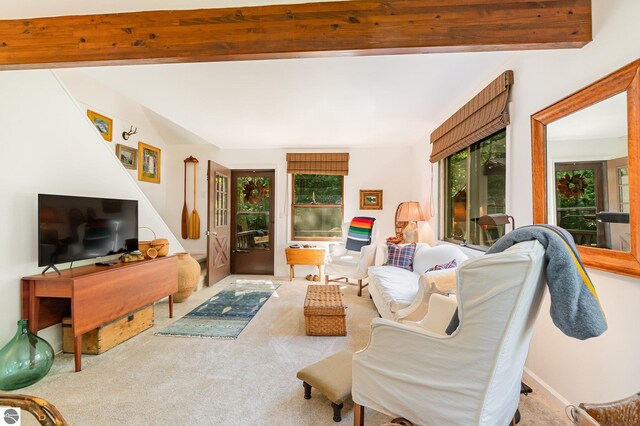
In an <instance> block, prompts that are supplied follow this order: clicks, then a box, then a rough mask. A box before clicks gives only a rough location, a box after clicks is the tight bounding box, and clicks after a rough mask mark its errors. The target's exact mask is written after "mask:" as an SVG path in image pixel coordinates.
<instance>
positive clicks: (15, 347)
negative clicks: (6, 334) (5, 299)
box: [0, 319, 54, 391]
mask: <svg viewBox="0 0 640 426" xmlns="http://www.w3.org/2000/svg"><path fill="white" fill-rule="evenodd" d="M53 358H54V353H53V348H52V347H51V345H50V344H49V343H48V342H47V341H46V340H44V339H43V338H41V337H38V336H36V335H35V334H33V333H31V331H29V323H28V321H27V320H25V319H22V320H20V321H18V331H17V332H16V335H15V336H14V337H13V339H11V340H10V341H9V343H7V345H6V346H5V347H4V348H2V349H1V350H0V389H2V390H5V391H6V390H14V389H20V388H23V387H26V386H29V385H32V384H34V383H36V382H37V381H38V380H40V379H42V378H43V377H44V376H46V375H47V373H48V372H49V370H50V369H51V366H52V365H53Z"/></svg>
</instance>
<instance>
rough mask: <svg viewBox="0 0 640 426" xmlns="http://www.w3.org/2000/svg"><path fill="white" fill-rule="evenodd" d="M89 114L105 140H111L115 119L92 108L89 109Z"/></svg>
mask: <svg viewBox="0 0 640 426" xmlns="http://www.w3.org/2000/svg"><path fill="white" fill-rule="evenodd" d="M87 116H88V117H89V120H91V122H92V123H93V125H94V126H96V129H98V131H99V132H100V134H101V135H102V137H103V138H104V140H105V141H108V142H111V139H113V120H112V119H110V118H109V117H105V116H104V115H102V114H98V113H97V112H95V111H91V110H90V109H88V110H87Z"/></svg>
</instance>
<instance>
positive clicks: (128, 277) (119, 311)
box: [21, 256, 178, 371]
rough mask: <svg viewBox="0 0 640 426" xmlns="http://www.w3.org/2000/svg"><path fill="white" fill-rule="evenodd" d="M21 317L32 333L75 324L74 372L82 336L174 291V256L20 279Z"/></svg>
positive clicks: (79, 354) (171, 302) (170, 296)
mask: <svg viewBox="0 0 640 426" xmlns="http://www.w3.org/2000/svg"><path fill="white" fill-rule="evenodd" d="M21 285H22V318H26V319H28V320H29V328H30V329H31V331H32V332H33V333H37V332H38V331H39V330H42V329H44V328H47V327H50V326H52V325H54V324H57V323H60V322H62V318H63V317H65V316H71V319H72V322H73V326H72V328H73V336H74V356H75V370H76V371H80V370H81V369H82V359H81V356H82V350H81V346H82V335H83V334H84V333H86V332H88V331H91V330H93V329H94V328H96V327H99V326H101V325H104V324H107V323H109V322H110V321H113V320H115V319H117V318H120V317H122V316H123V315H126V314H128V313H130V312H132V311H135V310H137V309H140V308H142V307H144V306H147V305H149V304H151V303H153V302H156V301H158V300H160V299H162V298H164V297H167V296H168V297H169V317H170V318H173V294H174V293H175V292H177V291H178V259H177V258H176V257H175V256H169V257H159V258H156V259H152V260H145V261H141V262H131V263H118V264H115V265H111V266H97V265H89V266H81V267H78V268H73V269H66V270H63V271H61V275H58V274H57V273H55V272H53V273H49V274H39V275H31V276H28V277H24V278H22V282H21Z"/></svg>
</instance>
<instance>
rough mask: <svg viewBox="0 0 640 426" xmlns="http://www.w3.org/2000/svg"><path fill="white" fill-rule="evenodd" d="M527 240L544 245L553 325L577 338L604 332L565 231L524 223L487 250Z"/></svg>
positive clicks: (594, 296) (589, 284) (588, 283)
mask: <svg viewBox="0 0 640 426" xmlns="http://www.w3.org/2000/svg"><path fill="white" fill-rule="evenodd" d="M529 240H537V241H538V242H540V244H542V245H543V246H544V248H545V255H544V258H545V262H546V276H547V286H548V287H549V295H550V296H551V319H552V320H553V323H554V324H555V325H556V327H558V328H559V329H560V330H561V331H562V332H563V333H564V334H566V335H567V336H570V337H575V338H576V339H580V340H585V339H588V338H590V337H596V336H599V335H601V334H602V333H604V332H605V331H606V330H607V320H606V318H605V315H604V312H603V311H602V307H601V306H600V300H599V299H598V295H597V294H596V290H595V288H594V287H593V283H592V282H591V279H590V278H589V275H587V271H586V270H585V268H584V266H583V265H582V262H580V257H579V256H578V252H577V250H576V247H575V243H574V241H573V238H572V237H571V234H569V233H568V232H567V231H565V230H564V229H562V228H559V227H557V226H551V225H531V226H524V227H522V228H518V229H516V230H514V231H511V232H509V233H508V234H506V235H505V236H504V237H502V238H500V239H499V240H498V241H496V243H495V244H494V245H493V246H491V248H490V249H489V250H488V251H487V254H490V253H499V252H501V251H504V250H506V249H507V248H509V247H511V246H512V245H514V244H516V243H519V242H522V241H529Z"/></svg>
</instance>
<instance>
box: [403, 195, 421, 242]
mask: <svg viewBox="0 0 640 426" xmlns="http://www.w3.org/2000/svg"><path fill="white" fill-rule="evenodd" d="M420 220H424V215H423V214H422V209H421V208H420V203H418V202H417V201H406V202H404V203H402V207H400V212H399V213H398V221H399V222H408V223H407V226H405V227H404V229H403V230H402V242H403V243H417V242H418V225H417V223H416V222H417V221H420Z"/></svg>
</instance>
